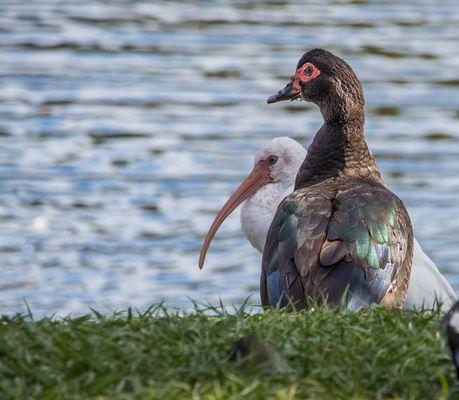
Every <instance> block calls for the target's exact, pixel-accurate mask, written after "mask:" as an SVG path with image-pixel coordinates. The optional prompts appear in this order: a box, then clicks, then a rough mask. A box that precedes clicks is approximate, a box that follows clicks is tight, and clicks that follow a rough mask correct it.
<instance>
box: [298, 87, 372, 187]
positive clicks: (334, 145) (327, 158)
mask: <svg viewBox="0 0 459 400" xmlns="http://www.w3.org/2000/svg"><path fill="white" fill-rule="evenodd" d="M319 107H320V110H321V112H322V116H323V118H324V124H323V125H322V127H321V128H320V129H319V131H318V132H317V134H316V136H315V137H314V140H313V142H312V144H311V145H310V147H309V149H308V153H307V156H306V159H305V160H304V162H303V164H302V166H301V168H300V170H299V172H298V175H297V177H296V182H295V190H297V189H300V188H302V187H306V186H310V185H314V184H316V183H319V182H321V181H324V180H326V179H330V178H334V177H337V176H340V175H342V174H349V175H351V176H352V175H353V176H360V177H362V178H366V177H367V176H366V175H368V177H369V178H370V179H371V178H375V179H379V172H378V171H377V168H376V165H375V162H374V159H373V156H372V155H371V153H370V151H369V150H368V146H367V144H366V142H365V134H364V124H365V114H364V101H363V95H361V96H350V95H348V96H346V97H343V98H340V97H339V96H335V97H334V98H332V99H325V101H323V102H321V103H319Z"/></svg>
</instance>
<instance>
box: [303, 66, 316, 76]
mask: <svg viewBox="0 0 459 400" xmlns="http://www.w3.org/2000/svg"><path fill="white" fill-rule="evenodd" d="M313 71H314V70H313V68H312V67H311V66H309V67H306V69H305V70H304V73H305V74H306V75H308V76H310V75H312V72H313Z"/></svg>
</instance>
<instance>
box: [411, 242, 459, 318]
mask: <svg viewBox="0 0 459 400" xmlns="http://www.w3.org/2000/svg"><path fill="white" fill-rule="evenodd" d="M455 300H456V294H455V293H454V290H453V288H452V287H451V285H450V284H449V283H448V281H447V280H446V278H445V277H444V276H443V275H442V274H441V272H440V271H439V270H438V268H437V266H436V265H435V264H434V262H433V261H432V260H431V259H430V258H429V256H428V255H427V254H426V253H424V251H423V250H422V248H421V246H420V245H419V243H418V241H417V240H416V239H415V240H414V247H413V267H412V270H411V278H410V285H409V287H408V293H407V297H406V303H405V308H422V307H424V308H433V307H436V304H441V308H442V310H443V311H448V310H449V309H450V308H451V306H452V305H453V303H454V302H455Z"/></svg>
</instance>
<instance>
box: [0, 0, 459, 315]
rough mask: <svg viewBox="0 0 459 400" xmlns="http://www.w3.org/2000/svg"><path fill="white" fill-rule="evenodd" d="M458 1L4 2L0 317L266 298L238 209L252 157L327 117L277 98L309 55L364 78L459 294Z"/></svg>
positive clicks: (404, 193)
mask: <svg viewBox="0 0 459 400" xmlns="http://www.w3.org/2000/svg"><path fill="white" fill-rule="evenodd" d="M458 43H459V3H458V2H456V1H443V2H434V1H412V2H409V4H396V3H395V2H374V1H372V2H365V1H355V2H352V1H351V2H338V1H329V2H328V3H327V2H323V1H317V2H308V4H307V5H305V4H303V2H298V3H297V2H294V1H275V2H272V3H269V4H268V3H267V4H264V5H261V4H260V5H259V4H258V3H255V2H253V3H252V2H242V1H241V2H233V1H231V2H230V1H220V2H216V3H214V2H205V1H201V2H185V3H179V2H154V3H150V2H137V1H119V2H109V1H107V2H105V1H90V0H83V1H74V2H70V1H65V2H59V1H44V0H43V1H36V2H28V1H27V2H26V1H23V2H20V1H2V2H0V227H1V229H0V264H1V269H0V312H3V313H14V312H17V311H24V310H25V301H27V303H28V304H29V306H30V307H31V308H32V310H33V311H34V312H35V313H36V314H37V315H43V314H47V315H49V314H53V313H57V314H59V315H66V314H68V313H75V314H80V313H84V312H87V311H88V310H89V307H95V308H97V309H99V310H100V311H102V312H105V311H107V312H108V311H110V310H113V309H118V308H120V307H127V306H133V307H138V308H140V309H142V308H145V307H146V306H148V305H149V304H151V303H154V302H157V301H159V300H161V299H166V301H167V304H169V305H171V306H178V307H187V306H189V304H190V302H189V300H188V299H189V298H192V299H194V300H196V301H198V302H205V301H209V302H211V303H215V302H217V301H218V299H219V297H221V299H222V300H223V301H224V302H225V303H226V304H231V303H234V304H238V303H240V302H241V301H242V300H243V299H244V298H245V297H247V296H249V295H251V294H252V301H253V302H257V301H258V282H259V270H260V258H261V257H260V255H259V254H258V253H257V252H256V251H255V250H254V249H252V248H251V247H250V245H249V244H248V242H246V241H245V239H244V237H243V236H242V234H241V230H240V227H239V219H238V215H237V214H236V215H234V216H233V217H232V218H230V219H229V220H228V221H227V222H226V223H225V224H224V225H223V226H222V228H221V229H220V231H219V233H218V235H217V236H216V238H215V240H214V242H213V245H212V247H211V249H210V253H209V255H208V259H207V265H206V267H205V269H204V270H203V271H199V270H198V268H197V258H198V252H199V248H200V246H201V242H202V239H203V236H204V235H205V233H206V231H207V228H208V227H209V225H210V223H211V222H212V219H213V216H214V215H215V213H216V212H217V211H218V209H219V208H220V206H221V205H222V204H223V202H224V201H225V199H226V198H227V196H228V195H229V194H230V193H231V192H232V190H233V189H234V188H235V187H236V186H237V184H238V182H239V181H240V180H241V179H242V177H243V176H244V175H245V174H246V173H247V172H248V171H249V170H250V169H251V164H252V159H253V155H254V153H255V151H256V149H257V148H258V147H259V146H260V145H261V144H262V143H263V142H264V141H266V140H268V139H270V138H272V137H275V136H283V135H288V136H291V137H293V138H295V139H297V140H299V141H301V142H302V143H305V144H306V143H308V142H309V141H310V140H311V138H312V137H313V135H314V133H315V132H316V131H317V129H318V128H319V126H320V124H321V116H320V114H319V112H318V110H317V109H316V108H315V107H314V106H312V105H308V104H305V103H282V104H276V105H271V106H268V105H266V98H267V96H268V95H270V94H272V93H273V92H274V91H276V90H277V89H279V88H281V87H283V85H284V84H285V82H286V79H287V78H288V76H289V75H291V74H292V73H293V70H294V67H295V65H296V62H297V60H298V58H299V56H300V55H301V54H302V52H303V51H304V50H306V49H308V48H311V47H325V48H327V49H329V50H331V51H333V52H335V53H337V54H338V55H340V56H341V57H343V58H345V59H346V60H347V61H348V62H349V63H350V64H351V65H352V67H353V68H354V70H355V71H356V72H357V74H358V76H359V77H360V78H361V80H362V82H363V86H364V89H365V93H366V100H367V125H366V129H367V139H368V143H369V145H370V147H371V149H372V151H373V152H374V154H375V155H376V158H377V162H378V165H379V168H380V170H381V171H382V173H383V176H384V179H385V181H386V183H387V184H388V185H389V186H390V187H391V189H392V190H393V191H395V192H396V193H397V194H398V195H399V196H400V197H401V198H402V199H403V200H404V202H405V203H406V205H407V207H408V209H409V211H410V214H411V217H412V220H413V224H414V227H415V233H416V237H417V238H418V240H419V241H420V242H421V244H422V246H423V247H424V249H425V251H426V252H427V253H428V254H429V255H430V256H431V257H432V258H433V260H434V261H435V262H436V263H437V265H438V266H439V268H440V269H441V271H442V272H444V273H445V275H446V276H447V278H448V279H449V281H450V282H451V283H452V284H453V286H454V288H455V289H456V290H459V201H458V197H459V96H458V90H459V75H458V72H457V71H459V45H458Z"/></svg>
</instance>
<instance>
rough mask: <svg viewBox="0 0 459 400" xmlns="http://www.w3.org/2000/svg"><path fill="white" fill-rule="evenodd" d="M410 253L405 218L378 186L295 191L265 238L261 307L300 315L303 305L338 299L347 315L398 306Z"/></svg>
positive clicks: (394, 199) (357, 184)
mask: <svg viewBox="0 0 459 400" xmlns="http://www.w3.org/2000/svg"><path fill="white" fill-rule="evenodd" d="M411 252H412V232H411V225H410V222H409V217H408V214H407V213H406V210H405V208H404V207H403V204H402V202H401V201H400V200H399V199H398V198H397V197H396V196H395V195H394V194H393V193H391V192H390V191H389V190H388V189H387V188H385V187H384V186H382V185H381V186H375V185H369V184H367V183H365V182H363V183H362V182H354V183H353V184H352V185H348V186H347V187H344V188H342V189H341V190H338V191H336V192H333V193H331V192H329V191H327V190H325V191H324V190H323V188H314V187H312V188H305V189H301V190H298V191H296V192H294V193H292V194H291V195H290V196H289V197H287V198H286V199H285V200H284V201H283V202H282V203H281V205H280V206H279V209H278V211H277V213H276V216H275V218H274V220H273V222H272V225H271V228H270V230H269V233H268V237H267V240H266V244H265V250H264V253H263V263H262V270H263V274H264V277H265V278H264V282H262V285H265V288H264V290H265V294H266V295H265V299H264V304H269V305H275V304H279V305H281V306H282V305H285V304H286V303H287V302H288V301H292V302H295V303H296V304H297V308H305V307H307V303H308V299H310V298H317V299H318V300H319V301H323V300H324V299H325V298H327V300H328V301H329V302H330V303H332V304H336V303H338V302H339V301H341V300H342V299H343V296H344V295H345V297H344V301H345V303H346V304H347V306H348V307H349V308H352V309H356V308H359V307H362V306H365V305H368V304H371V303H381V302H385V304H387V305H390V303H394V304H395V303H397V304H398V303H400V301H403V300H404V295H405V293H406V290H407V288H408V283H409V274H410V265H411ZM393 284H396V285H398V287H397V290H396V292H397V296H395V295H394V296H395V297H394V298H391V297H390V296H386V294H387V293H389V292H390V293H391V291H392V287H391V285H393ZM400 293H401V294H400ZM400 296H401V297H400ZM402 298H403V299H402Z"/></svg>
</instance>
